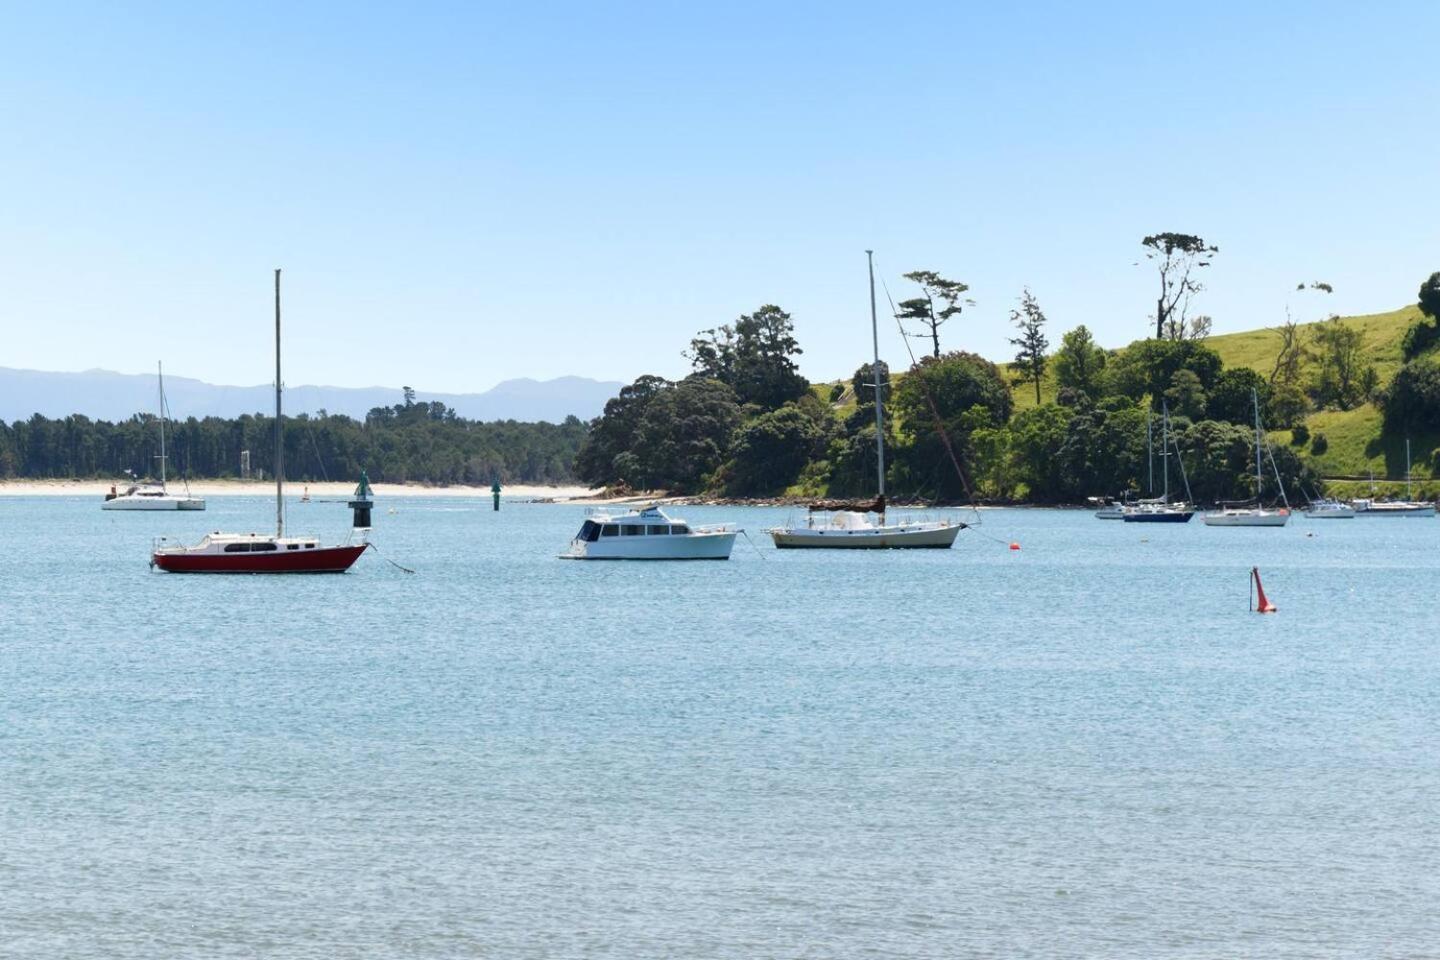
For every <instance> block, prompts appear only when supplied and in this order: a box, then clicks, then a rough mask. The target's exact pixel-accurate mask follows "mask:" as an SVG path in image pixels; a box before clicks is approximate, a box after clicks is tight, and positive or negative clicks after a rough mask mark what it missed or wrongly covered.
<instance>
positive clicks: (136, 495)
mask: <svg viewBox="0 0 1440 960" xmlns="http://www.w3.org/2000/svg"><path fill="white" fill-rule="evenodd" d="M155 371H156V376H157V377H158V379H159V383H160V409H159V411H158V414H159V416H158V418H157V419H159V421H160V455H159V456H158V457H156V458H155V459H157V460H159V461H160V482H159V483H158V484H155V483H135V484H131V485H130V487H129V489H127V490H126V491H125V492H124V493H117V492H116V490H115V488H114V487H111V488H110V492H109V493H108V494H106V495H105V501H104V502H103V503H101V504H100V509H101V510H204V509H205V501H204V500H203V499H202V498H200V497H192V496H190V486H189V484H188V483H187V484H186V485H185V496H183V497H181V496H176V495H175V494H173V493H171V492H170V491H169V490H168V489H167V488H166V486H165V480H166V477H165V461H166V460H168V459H169V457H168V456H166V454H165V407H166V404H165V370H164V367H163V366H162V365H161V364H160V363H158V362H157V363H156V364H155ZM127 472H128V471H127Z"/></svg>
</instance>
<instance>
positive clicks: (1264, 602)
mask: <svg viewBox="0 0 1440 960" xmlns="http://www.w3.org/2000/svg"><path fill="white" fill-rule="evenodd" d="M1250 579H1251V580H1252V581H1254V583H1255V597H1256V598H1258V600H1257V601H1256V604H1255V606H1254V607H1253V608H1252V609H1253V610H1254V611H1255V612H1256V613H1274V612H1275V610H1276V607H1275V604H1273V603H1271V602H1270V599H1269V598H1268V597H1266V596H1265V588H1264V587H1263V586H1262V585H1261V584H1260V568H1259V567H1251V568H1250Z"/></svg>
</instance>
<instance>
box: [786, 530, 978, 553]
mask: <svg viewBox="0 0 1440 960" xmlns="http://www.w3.org/2000/svg"><path fill="white" fill-rule="evenodd" d="M959 535H960V525H959V524H953V523H952V524H944V525H924V526H920V525H917V526H915V527H906V526H896V527H874V528H871V529H860V530H846V529H834V528H830V529H825V528H810V527H792V528H789V529H786V528H779V529H775V530H771V531H770V537H771V539H772V540H774V541H775V546H776V548H778V549H780V550H795V549H806V548H809V549H821V550H899V549H907V548H908V549H934V550H947V549H949V548H950V547H951V546H952V545H953V544H954V543H955V538H956V537H957V536H959Z"/></svg>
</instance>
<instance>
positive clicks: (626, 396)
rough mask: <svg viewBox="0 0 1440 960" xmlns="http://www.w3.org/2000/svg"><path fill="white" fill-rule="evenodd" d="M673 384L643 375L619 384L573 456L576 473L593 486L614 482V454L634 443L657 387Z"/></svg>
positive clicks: (615, 474) (616, 475) (625, 449)
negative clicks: (627, 384)
mask: <svg viewBox="0 0 1440 960" xmlns="http://www.w3.org/2000/svg"><path fill="white" fill-rule="evenodd" d="M672 386H673V384H672V383H671V382H670V381H669V380H666V379H664V378H663V377H654V376H649V375H646V376H643V377H640V378H638V379H637V380H636V381H635V382H634V383H632V384H630V385H629V386H628V387H621V388H620V394H619V396H616V397H614V398H612V399H611V400H609V401H607V402H606V404H605V411H604V413H602V414H601V415H600V416H599V417H596V418H595V419H594V420H593V421H591V423H590V433H589V435H588V436H586V438H585V442H584V443H583V444H581V446H580V452H579V453H578V454H577V455H576V457H575V475H576V476H577V477H579V478H580V479H581V480H583V481H585V482H586V483H589V484H592V485H594V486H604V485H606V484H609V483H612V482H614V481H615V480H616V479H617V477H618V473H617V471H616V467H615V458H616V457H618V456H620V455H621V454H622V453H625V452H626V451H628V450H629V449H630V447H631V446H632V445H633V444H634V442H635V430H636V429H637V428H638V427H639V426H640V418H641V417H642V416H644V414H645V408H646V407H647V406H649V404H650V401H651V400H652V399H654V398H655V396H656V395H657V394H659V393H660V391H662V390H667V389H669V388H670V387H672Z"/></svg>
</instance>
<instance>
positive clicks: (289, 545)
mask: <svg viewBox="0 0 1440 960" xmlns="http://www.w3.org/2000/svg"><path fill="white" fill-rule="evenodd" d="M285 549H286V550H299V549H300V544H298V543H287V544H285Z"/></svg>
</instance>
